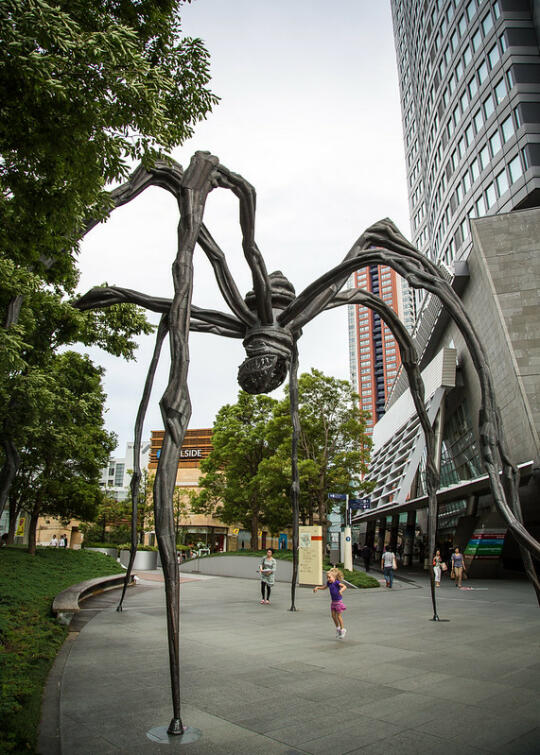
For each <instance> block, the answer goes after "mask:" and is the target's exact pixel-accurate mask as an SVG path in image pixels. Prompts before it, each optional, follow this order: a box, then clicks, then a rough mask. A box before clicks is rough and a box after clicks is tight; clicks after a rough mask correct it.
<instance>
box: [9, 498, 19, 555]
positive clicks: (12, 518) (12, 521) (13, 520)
mask: <svg viewBox="0 0 540 755" xmlns="http://www.w3.org/2000/svg"><path fill="white" fill-rule="evenodd" d="M20 510H21V509H20V506H17V502H16V501H14V500H13V499H12V498H10V499H9V528H8V540H7V541H8V545H12V544H13V541H14V540H15V532H16V531H17V517H18V515H19V512H20Z"/></svg>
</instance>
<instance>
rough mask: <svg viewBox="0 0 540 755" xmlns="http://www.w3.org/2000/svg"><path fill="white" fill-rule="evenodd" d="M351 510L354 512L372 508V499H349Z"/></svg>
mask: <svg viewBox="0 0 540 755" xmlns="http://www.w3.org/2000/svg"><path fill="white" fill-rule="evenodd" d="M349 508H350V509H352V510H353V511H358V510H359V509H361V510H364V509H369V508H371V498H349Z"/></svg>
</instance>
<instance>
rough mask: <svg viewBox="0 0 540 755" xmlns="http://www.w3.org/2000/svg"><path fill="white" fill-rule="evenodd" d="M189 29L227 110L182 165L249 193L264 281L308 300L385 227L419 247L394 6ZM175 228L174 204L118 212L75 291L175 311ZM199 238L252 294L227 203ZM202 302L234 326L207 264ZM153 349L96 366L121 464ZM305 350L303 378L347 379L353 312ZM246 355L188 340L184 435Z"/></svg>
mask: <svg viewBox="0 0 540 755" xmlns="http://www.w3.org/2000/svg"><path fill="white" fill-rule="evenodd" d="M183 30H184V33H185V34H187V35H190V36H198V37H201V38H202V39H203V40H204V42H205V44H206V46H207V48H208V50H209V51H210V54H211V59H212V65H211V68H212V84H211V86H212V89H213V91H214V92H215V93H216V94H218V95H219V96H220V97H221V102H220V103H219V105H217V106H216V107H215V108H214V112H213V113H212V114H211V115H210V116H209V117H208V119H207V120H206V121H204V122H202V123H200V124H199V125H198V126H197V127H196V132H195V136H194V137H193V139H191V140H190V141H189V142H186V143H185V144H184V145H183V146H182V147H181V148H179V149H178V150H176V151H175V153H174V154H173V157H174V158H175V159H176V160H177V161H178V162H180V163H181V164H182V165H183V166H187V165H188V163H189V160H190V157H191V155H192V154H193V153H194V152H195V151H196V150H208V151H210V152H212V153H213V154H214V155H216V156H217V157H218V158H219V159H220V162H221V163H222V164H223V165H225V166H227V167H228V168H229V169H231V170H233V171H234V172H236V173H240V174H241V175H242V176H244V177H245V178H246V179H247V180H248V181H249V182H250V183H251V184H253V185H254V187H255V189H256V190H257V223H256V240H257V243H258V246H259V248H260V250H261V252H262V254H263V255H264V258H265V261H266V266H267V268H268V271H269V272H271V271H273V270H282V271H283V273H284V274H285V275H286V276H287V277H288V278H289V280H290V281H291V282H292V283H293V285H294V286H295V288H296V291H297V293H299V292H300V291H302V289H303V288H304V287H305V286H307V285H308V284H309V283H310V282H311V281H313V280H314V279H315V278H317V277H318V276H319V275H321V274H322V273H324V272H326V271H327V270H329V269H330V268H332V267H333V266H334V265H336V264H338V263H339V262H340V261H341V259H342V258H343V257H344V255H345V254H346V252H347V251H348V250H349V249H350V247H351V246H352V244H353V243H354V241H355V240H356V238H357V237H358V236H359V235H360V234H361V233H362V232H363V231H364V230H365V228H367V227H368V226H369V225H371V223H373V222H375V221H376V220H379V219H381V218H383V217H387V216H388V217H391V218H392V219H393V220H394V222H395V223H396V224H397V225H398V227H399V228H400V230H401V231H402V232H403V233H404V234H405V235H406V236H407V237H409V238H410V230H409V217H408V207H407V193H406V178H405V162H404V150H403V140H402V128H401V115H400V107H399V90H398V80H397V70H396V61H395V52H394V43H393V35H392V21H391V13H390V2H389V0H377V2H373V0H341V1H340V2H339V3H333V4H331V3H328V2H322V0H294V2H291V0H272V2H268V1H267V0H228V2H224V1H223V0H193V2H192V3H191V5H186V6H185V7H184V10H183ZM177 223H178V213H177V207H176V203H175V201H174V199H173V198H172V197H171V196H170V195H169V194H168V193H167V192H166V191H164V190H161V189H150V190H147V191H146V192H145V193H144V194H143V195H142V196H140V197H139V198H137V199H136V200H135V201H133V202H131V203H130V204H129V205H127V206H125V207H123V208H120V209H118V210H115V211H114V213H113V214H112V216H111V218H110V219H109V221H108V222H107V223H106V224H103V225H101V226H98V227H97V228H95V229H94V230H92V231H91V233H90V234H89V235H88V236H87V237H86V239H85V240H84V242H83V244H82V249H81V256H80V269H81V282H80V286H79V290H80V291H81V292H84V291H86V290H88V289H89V288H91V287H92V286H94V285H98V284H100V283H102V282H104V281H107V282H108V283H109V284H111V285H113V284H114V285H118V286H124V287H128V288H134V289H137V290H140V291H144V292H147V293H151V294H154V295H156V296H170V295H171V293H172V290H173V287H172V282H171V263H172V261H173V259H174V256H175V253H176V245H175V241H176V227H177ZM205 223H206V225H207V226H208V228H209V230H210V232H211V233H212V235H213V236H214V238H215V239H216V241H217V242H218V243H219V244H220V246H221V248H222V249H223V250H224V251H225V253H226V255H227V259H228V264H229V266H230V268H231V269H232V271H233V274H234V276H235V277H236V280H237V283H238V287H239V289H240V291H241V293H242V294H245V293H246V292H247V291H248V290H250V289H251V288H252V283H251V280H250V276H249V274H248V268H247V265H246V263H245V260H244V257H243V254H242V249H241V245H240V240H241V237H240V231H239V225H238V204H237V201H236V199H235V198H234V196H233V195H232V193H230V192H227V191H225V190H223V189H221V190H214V191H213V192H212V193H211V194H210V196H209V199H208V202H207V205H206V212H205ZM193 303H194V304H196V305H198V306H202V307H209V308H213V309H221V310H223V311H228V310H227V307H226V305H225V304H224V302H223V300H222V298H221V295H220V293H219V291H218V289H217V286H216V285H215V282H214V278H213V274H212V270H211V268H210V266H209V265H208V263H207V262H206V260H205V258H204V255H203V253H202V251H201V250H199V249H197V251H196V254H195V283H194V295H193ZM153 317H154V321H155V316H153ZM153 343H154V339H153V337H152V336H150V337H145V338H144V339H141V344H140V348H139V350H138V355H137V361H136V362H125V361H122V360H120V359H117V358H113V357H110V356H108V355H107V354H105V353H104V352H102V351H100V350H95V351H92V352H91V355H92V357H93V358H94V359H95V361H96V362H98V363H99V364H101V365H103V366H104V367H105V369H106V375H105V378H104V384H105V390H106V393H107V395H108V403H107V407H108V409H107V415H106V418H107V420H106V421H107V427H108V429H109V430H113V431H114V432H116V433H117V435H118V440H119V445H118V449H117V451H116V455H119V456H123V454H124V449H125V444H126V443H127V442H128V441H129V440H132V438H133V423H134V418H135V415H136V412H137V408H138V404H139V400H140V395H141V391H142V388H143V384H144V380H145V376H146V371H147V367H148V362H149V359H150V357H151V354H152V350H153ZM299 347H300V370H301V371H307V370H309V369H311V367H316V368H318V369H320V370H322V371H323V372H325V373H326V374H329V375H334V376H336V377H339V378H345V379H348V378H349V362H348V339H347V309H346V307H340V308H338V309H336V310H333V311H332V312H327V313H325V314H323V315H320V316H319V317H318V318H316V319H315V320H314V321H313V322H312V323H311V324H309V325H307V326H306V328H305V329H304V335H303V337H302V339H301V340H300V343H299ZM244 356H245V355H244V351H243V348H242V344H241V341H240V340H236V339H235V340H232V339H225V338H218V337H217V336H213V335H205V334H198V333H195V334H192V335H191V337H190V372H189V386H190V393H191V399H192V404H193V413H192V417H191V422H190V427H191V428H199V427H211V426H212V424H213V421H214V417H215V414H216V412H217V410H218V409H219V408H220V407H221V406H222V405H223V404H225V403H233V402H235V400H236V397H237V394H238V390H239V389H238V385H237V383H236V375H237V370H238V366H239V365H240V364H241V363H242V361H243V359H244ZM168 366H169V362H168V349H167V348H165V347H164V349H163V355H162V358H161V367H160V370H159V373H158V375H157V377H156V381H155V384H154V392H153V395H152V399H151V402H150V406H149V410H148V415H147V421H146V424H145V432H144V435H143V437H144V438H149V437H150V432H151V430H159V429H162V421H161V415H160V412H159V399H160V397H161V395H162V393H163V390H164V388H165V386H166V382H167V372H168ZM273 395H274V396H275V397H276V398H281V396H282V395H283V388H279V389H278V390H277V391H275V392H274V394H273Z"/></svg>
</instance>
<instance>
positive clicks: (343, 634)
mask: <svg viewBox="0 0 540 755" xmlns="http://www.w3.org/2000/svg"><path fill="white" fill-rule="evenodd" d="M346 634H347V630H346V629H345V627H343V629H342V630H341V634H340V637H341V639H342V640H344V639H345V635H346Z"/></svg>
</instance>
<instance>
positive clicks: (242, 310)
mask: <svg viewBox="0 0 540 755" xmlns="http://www.w3.org/2000/svg"><path fill="white" fill-rule="evenodd" d="M197 242H198V244H199V246H200V247H201V249H202V250H203V251H204V253H205V254H206V256H207V257H208V259H209V261H210V264H211V265H212V267H213V269H214V274H215V276H216V281H217V284H218V286H219V290H220V291H221V293H222V295H223V298H224V299H225V301H226V302H227V304H228V305H229V307H230V308H231V311H232V312H234V314H235V315H236V316H237V317H238V319H239V320H241V321H242V322H243V323H244V324H245V325H254V324H255V322H256V318H255V316H254V315H253V313H252V312H251V311H250V310H249V308H248V307H247V306H246V304H245V302H244V300H243V299H242V296H241V295H240V292H239V291H238V288H237V286H236V283H235V282H234V278H233V277H232V275H231V272H230V270H229V268H228V265H227V262H226V260H225V254H224V253H223V251H222V250H221V249H220V247H219V246H218V245H217V243H216V242H215V241H214V239H213V238H212V236H211V234H210V232H209V230H208V228H207V227H206V226H205V225H202V226H201V230H200V231H199V236H198V239H197Z"/></svg>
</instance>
